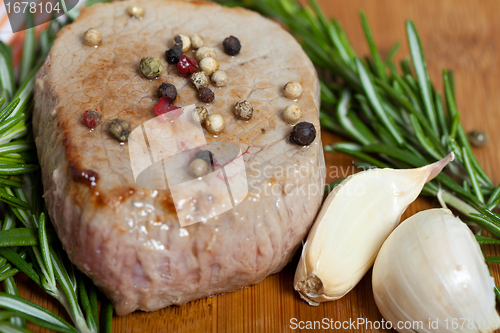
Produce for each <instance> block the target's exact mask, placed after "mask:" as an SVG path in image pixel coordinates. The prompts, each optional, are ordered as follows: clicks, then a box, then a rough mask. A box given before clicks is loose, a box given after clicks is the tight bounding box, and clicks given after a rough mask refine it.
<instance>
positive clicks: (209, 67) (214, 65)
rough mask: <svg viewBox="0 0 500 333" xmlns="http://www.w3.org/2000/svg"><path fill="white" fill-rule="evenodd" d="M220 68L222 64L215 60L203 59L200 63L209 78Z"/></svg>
mask: <svg viewBox="0 0 500 333" xmlns="http://www.w3.org/2000/svg"><path fill="white" fill-rule="evenodd" d="M219 67H220V64H219V62H218V61H217V60H215V59H214V58H210V57H208V58H203V59H201V61H200V69H201V70H202V71H204V72H205V74H207V75H208V76H210V75H212V74H213V73H214V72H216V71H217V70H218V69H219Z"/></svg>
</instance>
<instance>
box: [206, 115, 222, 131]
mask: <svg viewBox="0 0 500 333" xmlns="http://www.w3.org/2000/svg"><path fill="white" fill-rule="evenodd" d="M224 126H225V124H224V118H223V117H222V116H221V115H220V114H217V113H213V114H211V115H209V116H208V117H207V120H205V128H206V129H207V131H209V132H210V133H212V134H219V133H220V132H222V131H223V130H224Z"/></svg>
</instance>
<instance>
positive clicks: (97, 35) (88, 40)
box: [83, 28, 102, 46]
mask: <svg viewBox="0 0 500 333" xmlns="http://www.w3.org/2000/svg"><path fill="white" fill-rule="evenodd" d="M83 41H84V43H85V44H86V45H88V46H99V44H101V41H102V35H101V32H100V31H99V30H97V29H94V28H90V29H89V30H87V31H86V32H85V35H84V36H83Z"/></svg>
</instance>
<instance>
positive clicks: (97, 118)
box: [82, 110, 102, 128]
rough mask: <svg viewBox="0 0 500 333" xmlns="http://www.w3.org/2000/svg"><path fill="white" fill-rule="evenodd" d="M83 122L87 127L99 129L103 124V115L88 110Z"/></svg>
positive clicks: (84, 114)
mask: <svg viewBox="0 0 500 333" xmlns="http://www.w3.org/2000/svg"><path fill="white" fill-rule="evenodd" d="M82 121H83V123H84V124H85V126H87V127H90V128H94V127H97V126H98V125H100V124H101V123H102V117H101V113H100V112H99V111H97V110H86V111H85V112H84V113H83V116H82Z"/></svg>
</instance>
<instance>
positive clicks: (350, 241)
mask: <svg viewBox="0 0 500 333" xmlns="http://www.w3.org/2000/svg"><path fill="white" fill-rule="evenodd" d="M453 158H454V155H453V153H452V154H450V155H448V156H447V157H445V158H444V159H442V160H441V161H438V162H436V163H433V164H430V165H427V166H424V167H422V168H418V169H409V170H393V169H372V170H367V171H363V172H360V173H357V174H355V175H352V176H350V177H348V178H347V179H346V180H344V181H343V182H342V183H341V184H339V185H338V186H337V187H335V189H334V190H333V191H332V192H331V193H330V194H329V195H328V197H327V198H326V200H325V202H324V204H323V207H322V209H321V211H320V212H319V214H318V217H317V218H316V221H315V223H314V225H313V227H312V229H311V231H310V233H309V235H308V237H307V241H306V243H305V244H304V247H303V250H302V255H301V258H300V261H299V265H298V267H297V271H296V273H295V279H294V288H295V290H297V291H298V292H299V294H300V296H301V297H302V298H303V299H305V300H306V301H307V302H308V303H309V304H310V305H319V303H320V302H326V301H333V300H336V299H339V298H341V297H342V296H344V295H345V294H346V293H348V292H349V291H350V290H351V289H352V288H354V287H355V286H356V284H357V283H358V282H359V281H360V280H361V278H362V277H363V276H364V275H365V273H366V272H367V271H368V269H369V268H370V267H371V266H372V264H373V262H374V261H375V257H376V255H377V253H378V251H379V249H380V247H381V246H382V243H383V242H384V241H385V239H386V238H387V237H388V236H389V234H390V233H391V232H392V230H393V229H394V228H395V227H396V226H397V225H398V223H399V220H400V218H401V215H402V214H403V212H404V211H405V210H406V208H407V207H408V205H409V204H410V203H412V202H413V201H414V200H415V199H416V198H417V196H418V195H419V193H420V191H421V190H422V188H423V186H424V185H425V183H426V182H428V181H430V180H431V179H433V178H434V177H436V176H437V175H438V174H439V173H440V172H441V170H442V169H443V168H444V167H445V166H446V164H448V163H449V162H450V161H452V160H453Z"/></svg>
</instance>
